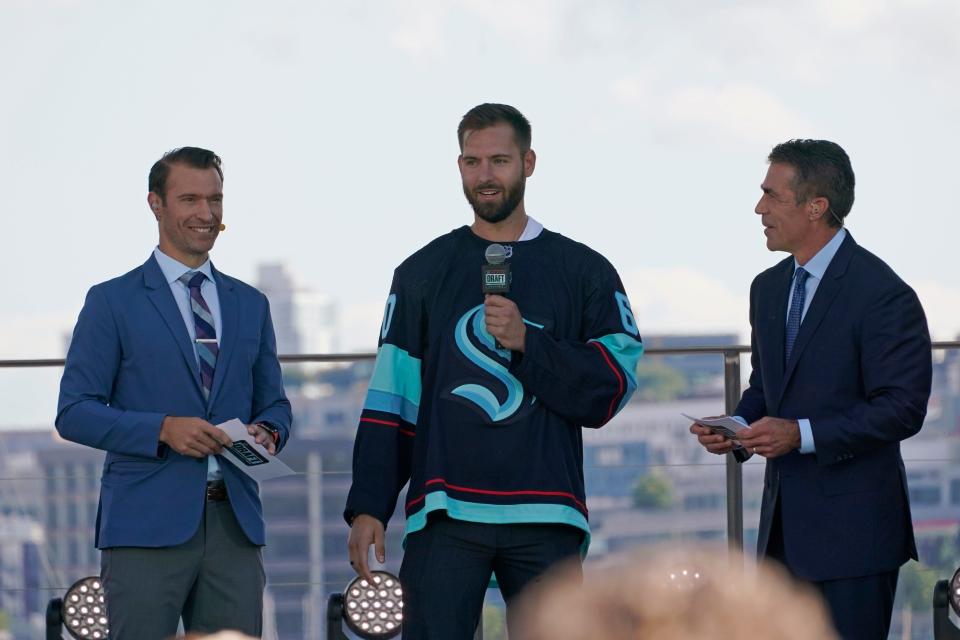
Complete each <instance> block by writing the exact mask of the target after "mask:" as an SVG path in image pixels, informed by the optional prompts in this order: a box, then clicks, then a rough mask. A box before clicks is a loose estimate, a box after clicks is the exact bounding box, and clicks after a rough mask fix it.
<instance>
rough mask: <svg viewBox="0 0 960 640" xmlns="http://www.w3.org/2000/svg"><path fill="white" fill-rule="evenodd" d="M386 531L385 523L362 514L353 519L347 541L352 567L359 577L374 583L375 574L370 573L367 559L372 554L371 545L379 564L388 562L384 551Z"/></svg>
mask: <svg viewBox="0 0 960 640" xmlns="http://www.w3.org/2000/svg"><path fill="white" fill-rule="evenodd" d="M383 539H384V529H383V523H382V522H380V521H379V520H377V519H376V518H374V517H373V516H368V515H367V514H365V513H361V514H359V515H358V516H356V517H355V518H354V519H353V524H352V525H350V538H349V540H348V541H347V551H348V552H349V554H350V566H351V567H353V570H354V571H356V572H357V573H358V574H359V575H361V576H363V577H364V578H366V579H367V580H370V581H371V582H372V581H373V574H371V573H370V563H369V562H368V560H367V558H368V556H369V554H370V545H371V544H372V545H373V546H374V551H375V552H376V554H377V562H379V563H380V564H383V563H384V562H386V561H387V553H386V551H385V550H384V544H383Z"/></svg>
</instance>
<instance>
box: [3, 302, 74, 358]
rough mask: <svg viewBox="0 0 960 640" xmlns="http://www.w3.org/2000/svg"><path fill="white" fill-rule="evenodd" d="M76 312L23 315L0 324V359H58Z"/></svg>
mask: <svg viewBox="0 0 960 640" xmlns="http://www.w3.org/2000/svg"><path fill="white" fill-rule="evenodd" d="M76 319H77V314H76V313H64V312H47V313H40V312H38V313H26V314H23V315H18V316H15V317H8V318H7V319H5V320H3V321H2V322H0V358H2V359H10V360H14V359H34V358H62V357H64V355H65V354H66V348H67V344H68V341H69V338H70V332H71V331H72V330H73V325H74V323H75V322H76Z"/></svg>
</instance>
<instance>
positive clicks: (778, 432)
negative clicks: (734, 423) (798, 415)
mask: <svg viewBox="0 0 960 640" xmlns="http://www.w3.org/2000/svg"><path fill="white" fill-rule="evenodd" d="M737 437H738V438H739V439H740V443H741V444H742V445H743V446H744V447H746V448H747V450H748V451H752V452H753V453H756V454H759V455H761V456H763V457H764V458H777V457H779V456H782V455H785V454H787V453H790V452H791V451H793V450H794V449H799V448H800V424H799V423H798V422H797V421H796V420H784V419H783V418H771V417H769V416H767V417H766V418H760V419H759V420H757V421H756V422H754V423H753V424H751V425H750V426H749V427H748V428H746V429H743V430H742V431H739V432H737Z"/></svg>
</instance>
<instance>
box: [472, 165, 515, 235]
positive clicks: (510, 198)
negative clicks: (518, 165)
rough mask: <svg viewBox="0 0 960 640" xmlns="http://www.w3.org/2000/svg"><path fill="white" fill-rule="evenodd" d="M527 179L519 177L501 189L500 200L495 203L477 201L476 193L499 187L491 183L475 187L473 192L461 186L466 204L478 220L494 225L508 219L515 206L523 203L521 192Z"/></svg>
mask: <svg viewBox="0 0 960 640" xmlns="http://www.w3.org/2000/svg"><path fill="white" fill-rule="evenodd" d="M526 185H527V179H526V177H525V176H523V175H521V176H520V178H519V179H518V180H517V181H516V182H514V183H513V184H511V185H508V186H506V187H503V189H502V190H501V196H502V200H501V201H500V202H499V203H496V202H480V201H479V200H478V199H477V195H476V194H477V192H478V191H481V190H483V189H500V185H498V184H492V183H489V182H487V183H483V184H479V185H477V187H476V188H475V189H473V190H471V189H469V188H468V187H467V185H463V195H465V196H466V197H467V202H469V203H470V206H471V207H473V212H474V214H476V216H477V217H478V218H481V219H482V220H484V221H486V222H489V223H491V224H496V223H498V222H503V221H504V220H506V219H507V218H509V217H510V214H511V213H513V211H514V209H516V208H517V205H519V204H520V202H522V201H523V192H524V190H525V189H526Z"/></svg>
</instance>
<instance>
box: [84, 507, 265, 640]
mask: <svg viewBox="0 0 960 640" xmlns="http://www.w3.org/2000/svg"><path fill="white" fill-rule="evenodd" d="M101 567H102V569H101V577H102V579H103V585H104V589H105V590H106V598H107V615H108V617H109V621H110V639H111V640H163V639H165V638H169V637H171V636H173V635H174V634H176V632H177V623H178V622H179V620H180V618H181V616H182V617H183V626H184V629H185V630H186V631H187V632H191V631H192V632H198V633H211V632H216V631H222V630H226V629H231V630H236V631H240V632H242V633H246V634H248V635H251V636H255V637H260V634H261V632H262V627H263V588H264V584H265V583H266V576H265V574H264V571H263V558H262V556H261V553H260V547H258V546H256V545H254V544H252V543H251V542H250V541H249V540H248V539H247V537H246V536H245V535H244V533H243V530H242V529H241V528H240V525H239V523H238V522H237V519H236V517H235V516H234V515H233V509H232V508H231V507H230V503H229V502H226V501H224V502H209V501H208V502H207V504H206V509H205V512H204V517H203V521H202V522H201V523H200V526H199V528H198V529H197V532H196V533H195V534H194V536H193V537H192V538H190V540H188V541H187V542H185V543H183V544H181V545H177V546H175V547H162V548H143V547H113V548H110V549H104V550H103V553H102V554H101Z"/></svg>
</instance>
